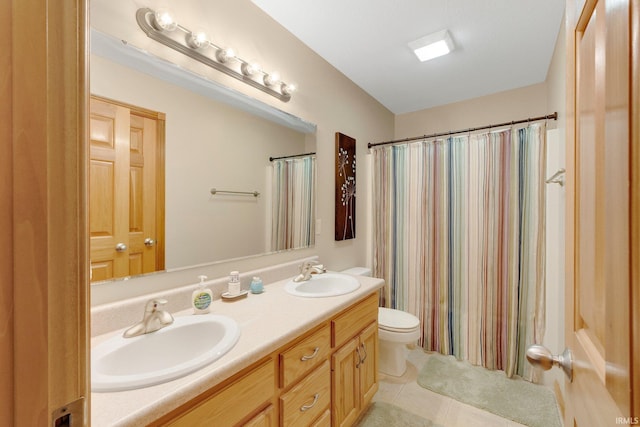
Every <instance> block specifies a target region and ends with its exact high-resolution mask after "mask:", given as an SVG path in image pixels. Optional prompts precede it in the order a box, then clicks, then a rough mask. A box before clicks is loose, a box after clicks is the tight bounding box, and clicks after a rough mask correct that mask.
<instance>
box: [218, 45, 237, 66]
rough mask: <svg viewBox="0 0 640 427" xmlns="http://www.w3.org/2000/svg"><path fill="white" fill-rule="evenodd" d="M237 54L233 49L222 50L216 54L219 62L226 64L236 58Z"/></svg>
mask: <svg viewBox="0 0 640 427" xmlns="http://www.w3.org/2000/svg"><path fill="white" fill-rule="evenodd" d="M235 56H236V53H235V52H234V51H233V49H231V48H229V47H228V48H225V49H220V50H218V51H217V52H216V59H217V60H218V62H222V63H225V62H227V61H228V60H230V59H233V58H235Z"/></svg>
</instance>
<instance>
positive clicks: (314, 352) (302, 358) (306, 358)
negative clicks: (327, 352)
mask: <svg viewBox="0 0 640 427" xmlns="http://www.w3.org/2000/svg"><path fill="white" fill-rule="evenodd" d="M319 351H320V347H316V348H315V350H313V354H312V355H311V356H307V355H304V356H302V357H301V358H300V360H302V361H303V362H306V361H307V360H311V359H313V358H314V357H316V356H317V355H318V352H319Z"/></svg>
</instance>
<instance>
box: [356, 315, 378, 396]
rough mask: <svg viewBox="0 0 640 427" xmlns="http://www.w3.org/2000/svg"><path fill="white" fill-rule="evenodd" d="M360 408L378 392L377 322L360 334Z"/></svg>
mask: <svg viewBox="0 0 640 427" xmlns="http://www.w3.org/2000/svg"><path fill="white" fill-rule="evenodd" d="M360 356H361V358H362V362H361V363H360V365H359V367H358V369H359V375H360V399H361V401H360V407H361V408H365V407H366V406H367V405H368V404H369V402H371V399H373V395H374V394H376V392H377V391H378V322H374V323H372V324H371V325H369V326H368V327H367V328H366V329H365V330H364V331H362V333H361V334H360Z"/></svg>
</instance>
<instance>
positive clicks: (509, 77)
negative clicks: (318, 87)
mask: <svg viewBox="0 0 640 427" xmlns="http://www.w3.org/2000/svg"><path fill="white" fill-rule="evenodd" d="M252 1H253V2H254V3H255V4H256V5H257V6H259V7H260V8H261V9H263V10H264V11H265V12H266V13H267V14H269V15H270V16H271V17H272V18H274V19H275V20H276V21H278V22H279V23H280V24H281V25H282V26H284V27H285V28H286V29H288V30H289V31H290V32H291V33H293V34H294V35H295V36H296V37H298V38H299V39H300V40H301V41H302V42H303V43H305V44H306V45H307V46H309V47H310V48H311V49H312V50H314V51H315V52H316V53H318V54H319V55H320V56H322V57H323V58H324V59H326V60H327V61H328V62H329V63H331V64H332V65H333V66H334V67H336V68H337V69H338V70H340V71H341V72H342V73H343V74H345V75H346V76H347V77H349V78H350V79H351V80H352V81H353V82H354V83H356V84H357V85H358V86H360V87H361V88H362V89H364V90H365V91H366V92H367V93H369V94H370V95H371V96H373V97H374V98H375V99H377V100H378V101H379V102H380V103H381V104H383V105H384V106H386V107H387V108H388V109H389V110H391V111H392V112H393V113H395V114H401V113H407V112H412V111H418V110H422V109H425V108H431V107H435V106H438V105H444V104H449V103H452V102H456V101H462V100H465V99H470V98H475V97H478V96H483V95H487V94H491V93H496V92H501V91H504V90H509V89H514V88H518V87H523V86H528V85H531V84H535V83H540V82H543V81H544V80H545V79H546V75H547V70H548V68H549V63H550V61H551V56H552V55H553V49H554V47H555V42H556V38H557V35H558V31H559V29H560V23H561V20H562V17H563V13H564V7H565V1H564V0H322V1H318V0H252ZM442 29H448V30H449V32H450V34H451V37H452V39H453V41H454V43H455V44H456V50H455V51H454V52H453V53H451V54H449V55H446V56H443V57H440V58H436V59H434V60H432V61H427V62H424V63H421V62H419V61H418V59H417V58H416V57H415V55H414V54H413V52H412V51H411V50H410V49H409V47H408V45H407V44H408V43H409V42H411V41H413V40H415V39H418V38H420V37H422V36H425V35H428V34H431V33H433V32H436V31H439V30H442Z"/></svg>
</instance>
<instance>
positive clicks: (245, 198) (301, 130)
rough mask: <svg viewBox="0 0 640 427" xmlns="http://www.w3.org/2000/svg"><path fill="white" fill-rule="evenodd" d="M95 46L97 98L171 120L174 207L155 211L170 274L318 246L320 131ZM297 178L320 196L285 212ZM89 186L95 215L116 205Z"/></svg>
mask: <svg viewBox="0 0 640 427" xmlns="http://www.w3.org/2000/svg"><path fill="white" fill-rule="evenodd" d="M91 37H92V47H91V58H90V61H91V62H90V71H91V76H90V78H91V80H90V81H91V94H92V95H97V96H98V97H100V99H101V100H106V101H110V100H111V101H114V102H115V103H116V104H118V103H120V104H122V105H126V106H132V107H140V108H142V109H143V110H145V111H150V112H156V113H159V114H160V117H162V118H163V119H164V123H163V126H164V133H165V134H164V138H163V139H164V142H163V143H164V190H163V191H164V199H165V202H164V203H163V204H161V205H159V206H157V207H156V208H154V209H155V210H162V211H163V212H161V213H162V214H161V215H158V216H157V217H158V218H162V216H164V238H163V239H164V242H157V243H164V245H160V246H164V249H163V250H164V266H163V268H164V269H166V270H175V269H181V268H187V267H191V266H199V265H203V264H210V263H215V262H220V261H223V260H229V259H235V258H242V257H249V256H256V255H261V254H266V253H272V252H275V251H280V250H290V249H295V248H305V247H309V246H311V245H313V243H314V236H315V232H314V224H315V218H314V214H315V187H314V186H315V180H314V176H315V170H314V164H315V157H314V156H313V155H308V153H312V152H314V151H315V125H313V124H311V123H308V122H305V121H304V120H302V119H299V118H297V117H293V116H291V115H289V114H287V113H285V112H283V111H281V110H278V109H276V108H273V107H270V106H268V105H266V104H264V103H261V102H259V101H256V100H253V99H250V98H248V97H246V96H244V95H242V94H239V93H237V92H235V91H231V90H228V89H226V90H225V88H221V87H220V86H219V85H217V84H215V83H212V82H210V81H208V80H206V79H203V78H201V77H199V76H198V75H197V74H195V73H192V72H190V71H186V70H184V69H182V68H181V67H179V66H175V65H173V64H171V63H170V62H167V61H166V60H164V59H161V58H158V57H155V56H153V55H150V54H148V53H146V52H144V51H141V50H138V49H137V48H135V47H133V46H130V45H127V44H126V43H123V42H121V41H120V40H118V39H116V38H113V37H111V36H108V35H106V34H104V33H102V32H98V31H95V30H92V31H91ZM92 105H93V104H92ZM132 138H133V137H132ZM300 154H307V155H304V156H299V157H296V156H297V155H300ZM289 156H290V157H289ZM271 157H289V158H288V159H287V160H281V161H279V162H278V161H276V163H278V164H277V165H276V164H274V161H271V160H270V158H271ZM283 168H291V169H283ZM91 170H93V169H91ZM90 174H91V171H90ZM292 176H295V177H297V178H296V180H298V181H299V180H306V181H305V182H308V183H310V184H309V185H311V187H310V188H307V189H306V190H305V191H302V192H301V193H300V194H298V195H296V196H294V198H295V199H296V200H298V201H299V202H298V204H297V205H296V206H286V205H283V204H282V199H283V198H287V197H284V196H283V195H282V194H281V193H280V191H282V190H281V188H286V187H288V186H287V185H283V183H282V182H280V183H279V182H278V180H280V179H286V178H287V177H292ZM90 182H91V183H92V185H90V187H91V186H94V187H95V188H94V189H93V190H95V191H96V192H94V193H91V192H92V191H93V190H92V189H91V188H90V193H91V194H90V200H92V202H91V203H92V206H93V204H94V201H99V200H100V199H101V198H102V197H103V196H105V197H111V196H112V195H111V194H108V193H109V191H110V190H106V189H104V188H102V189H99V190H96V188H98V187H97V186H96V185H95V184H93V183H94V180H93V178H92V177H90ZM212 189H216V190H217V191H216V194H212V191H211V190H212ZM100 193H106V194H104V195H102V194H100ZM302 196H304V197H302ZM289 198H291V197H289ZM96 203H97V202H96ZM134 204H135V203H134V201H133V200H132V201H131V205H134ZM96 210H97V209H94V213H95V211H96ZM128 211H131V212H133V208H132V207H131V206H129V207H128ZM90 215H91V208H90ZM160 221H162V219H160ZM287 227H290V228H289V231H287V229H286V228H287ZM276 229H277V230H279V231H277V230H276ZM294 229H295V230H297V231H296V233H298V234H297V235H296V236H292V235H291V234H292V233H293V231H291V230H294ZM278 233H280V234H278ZM283 233H284V234H283ZM283 236H285V237H283ZM148 237H149V238H150V239H151V241H152V242H151V244H153V243H154V242H153V241H154V240H155V239H154V237H155V236H151V235H150V236H148ZM146 242H147V244H149V240H146ZM93 262H94V260H92V265H93ZM107 270H108V268H107V269H106V270H104V271H107ZM101 274H102V273H101ZM105 278H106V277H104V278H103V277H100V275H99V274H98V275H97V277H96V278H94V282H95V281H96V280H98V281H101V280H103V279H105Z"/></svg>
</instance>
